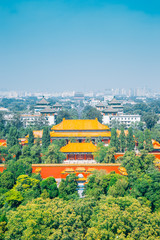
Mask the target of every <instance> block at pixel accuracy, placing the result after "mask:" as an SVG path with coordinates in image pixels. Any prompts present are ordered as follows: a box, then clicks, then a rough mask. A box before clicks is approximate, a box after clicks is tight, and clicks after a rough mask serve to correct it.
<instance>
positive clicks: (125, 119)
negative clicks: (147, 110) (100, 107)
mask: <svg viewBox="0 0 160 240" xmlns="http://www.w3.org/2000/svg"><path fill="white" fill-rule="evenodd" d="M113 121H114V122H115V121H116V122H117V123H119V124H122V125H124V126H125V127H127V128H128V127H130V126H131V124H133V123H137V122H140V121H141V116H140V115H127V114H117V115H108V114H106V115H103V124H107V125H109V126H112V122H113Z"/></svg>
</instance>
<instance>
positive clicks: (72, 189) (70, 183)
mask: <svg viewBox="0 0 160 240" xmlns="http://www.w3.org/2000/svg"><path fill="white" fill-rule="evenodd" d="M77 179H78V177H77V176H76V175H75V174H70V175H68V176H67V177H66V179H65V180H64V179H62V181H61V183H60V185H59V196H60V198H63V199H65V200H68V199H71V198H78V192H77V187H78V183H77Z"/></svg>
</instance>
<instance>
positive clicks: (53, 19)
mask: <svg viewBox="0 0 160 240" xmlns="http://www.w3.org/2000/svg"><path fill="white" fill-rule="evenodd" d="M0 83H1V84H0V88H1V89H2V88H6V89H13V90H27V91H38V90H44V91H48V90H49V91H64V90H76V91H88V90H93V91H96V90H103V89H105V88H116V87H119V88H123V87H126V88H131V87H135V88H136V87H143V86H148V87H151V88H156V89H157V88H160V1H154V0H152V1H150V0H148V1H144V0H142V1H141V0H139V1H138V0H134V1H133V0H128V1H127V0H122V1H120V0H119V1H118V0H117V1H116V0H115V1H112V0H108V1H107V0H106V1H102V0H86V1H81V0H68V1H67V0H66V1H65V0H64V1H61V0H57V1H56V0H35V1H34V0H32V1H31V0H26V1H25V0H3V1H2V0H0Z"/></svg>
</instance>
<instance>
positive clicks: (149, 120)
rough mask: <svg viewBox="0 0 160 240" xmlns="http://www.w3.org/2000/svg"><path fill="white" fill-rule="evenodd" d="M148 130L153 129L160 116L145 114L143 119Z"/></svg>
mask: <svg viewBox="0 0 160 240" xmlns="http://www.w3.org/2000/svg"><path fill="white" fill-rule="evenodd" d="M143 119H144V121H145V123H146V126H147V128H148V129H150V130H151V129H152V128H153V127H154V126H155V124H156V123H157V121H158V116H157V115H156V114H145V115H144V117H143Z"/></svg>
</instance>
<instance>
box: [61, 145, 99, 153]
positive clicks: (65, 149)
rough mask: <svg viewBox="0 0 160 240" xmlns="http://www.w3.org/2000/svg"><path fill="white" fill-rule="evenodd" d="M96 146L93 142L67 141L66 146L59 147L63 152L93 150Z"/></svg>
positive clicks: (90, 151)
mask: <svg viewBox="0 0 160 240" xmlns="http://www.w3.org/2000/svg"><path fill="white" fill-rule="evenodd" d="M96 150H97V147H96V146H95V145H94V144H93V143H68V144H67V145H66V146H64V147H62V148H61V149H60V151H61V152H63V153H71V152H74V153H83V152H89V153H92V152H95V151H96Z"/></svg>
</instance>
